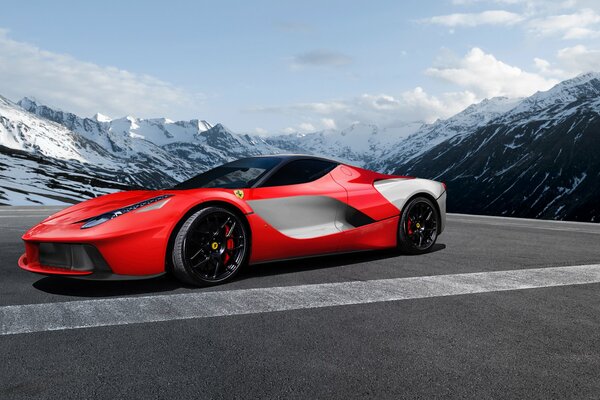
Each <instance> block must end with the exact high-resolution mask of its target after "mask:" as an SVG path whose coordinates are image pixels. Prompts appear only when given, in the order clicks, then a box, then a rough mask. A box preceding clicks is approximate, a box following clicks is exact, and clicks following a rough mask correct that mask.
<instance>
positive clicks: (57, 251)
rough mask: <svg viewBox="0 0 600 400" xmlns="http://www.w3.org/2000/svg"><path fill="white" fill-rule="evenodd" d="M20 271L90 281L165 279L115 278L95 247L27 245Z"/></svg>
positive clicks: (28, 243)
mask: <svg viewBox="0 0 600 400" xmlns="http://www.w3.org/2000/svg"><path fill="white" fill-rule="evenodd" d="M25 249H26V251H25V254H23V255H21V257H19V261H18V264H19V267H20V268H21V269H24V270H25V271H29V272H34V273H36V274H42V275H55V276H63V277H72V278H79V279H89V280H129V279H142V278H143V279H146V278H153V277H156V276H160V275H163V274H164V272H161V273H158V274H151V275H123V274H115V273H114V272H113V271H112V269H111V268H110V266H109V265H108V263H107V262H106V260H105V259H104V257H102V254H100V251H98V249H97V248H96V247H95V246H93V245H91V244H79V243H58V242H40V243H34V242H26V243H25Z"/></svg>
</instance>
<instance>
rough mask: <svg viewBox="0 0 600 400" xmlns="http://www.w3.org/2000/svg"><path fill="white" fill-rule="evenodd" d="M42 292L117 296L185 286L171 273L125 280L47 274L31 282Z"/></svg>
mask: <svg viewBox="0 0 600 400" xmlns="http://www.w3.org/2000/svg"><path fill="white" fill-rule="evenodd" d="M33 287H34V288H36V289H37V290H41V291H42V292H46V293H50V294H58V295H62V296H73V297H117V296H132V295H138V294H148V293H161V292H169V291H172V290H176V289H180V288H183V287H186V286H185V285H184V284H182V283H181V282H179V281H178V280H177V279H175V278H174V277H173V276H171V275H168V274H167V275H162V276H159V277H157V278H149V279H140V280H125V281H86V280H83V279H70V278H61V277H59V276H47V277H45V278H42V279H40V280H38V281H36V282H34V283H33Z"/></svg>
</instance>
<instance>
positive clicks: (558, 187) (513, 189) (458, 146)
mask: <svg viewBox="0 0 600 400" xmlns="http://www.w3.org/2000/svg"><path fill="white" fill-rule="evenodd" d="M582 77H586V76H585V75H584V76H581V77H578V78H574V79H573V80H571V81H565V82H563V83H561V84H559V85H557V87H555V88H553V89H551V90H550V91H548V92H545V93H538V94H536V95H533V96H532V97H530V98H528V99H526V100H524V101H523V102H522V103H521V104H520V105H518V106H517V107H516V108H515V109H513V110H511V111H509V112H508V113H506V114H504V115H502V116H500V117H499V118H496V119H495V120H493V121H490V123H489V124H488V125H486V126H485V127H482V128H480V129H478V130H477V131H475V132H474V133H472V134H471V135H469V136H468V137H464V138H463V137H454V138H451V139H449V140H447V141H445V142H443V143H441V144H439V145H437V146H435V147H434V148H432V149H430V150H429V151H427V152H425V153H424V154H422V155H420V156H418V157H416V158H414V159H412V160H409V161H408V162H405V163H403V164H399V165H398V166H397V168H396V169H395V172H396V173H402V174H409V175H415V176H420V177H427V178H432V179H436V180H441V181H444V182H446V183H447V185H448V192H449V197H448V210H449V211H451V212H460V213H474V214H489V215H504V216H515V217H529V218H545V219H567V220H576V221H596V222H598V221H600V79H599V78H598V76H596V75H593V74H592V75H591V76H587V78H588V79H581V78H582ZM561 85H562V86H561Z"/></svg>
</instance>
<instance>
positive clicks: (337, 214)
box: [248, 195, 375, 239]
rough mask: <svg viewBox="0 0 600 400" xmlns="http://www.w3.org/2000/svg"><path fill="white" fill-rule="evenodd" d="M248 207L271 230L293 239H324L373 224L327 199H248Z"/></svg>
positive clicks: (344, 205)
mask: <svg viewBox="0 0 600 400" xmlns="http://www.w3.org/2000/svg"><path fill="white" fill-rule="evenodd" d="M248 204H249V205H250V207H252V209H253V210H254V212H255V213H256V214H257V215H259V216H260V217H261V218H263V219H264V220H265V221H267V223H269V225H271V226H272V227H273V228H275V229H277V230H278V231H279V232H281V233H283V234H284V235H286V236H289V237H292V238H295V239H309V238H316V237H321V236H327V235H331V234H334V233H339V232H343V231H345V230H348V229H354V228H356V227H357V226H362V225H366V224H369V223H372V222H375V221H374V220H373V219H371V218H370V217H368V216H367V215H365V214H363V213H361V212H360V211H359V210H356V209H354V208H352V207H350V206H349V205H348V204H346V203H345V202H342V201H339V200H337V199H334V198H332V197H328V196H314V195H313V196H288V197H278V198H274V199H264V200H249V201H248Z"/></svg>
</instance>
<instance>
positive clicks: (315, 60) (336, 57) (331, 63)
mask: <svg viewBox="0 0 600 400" xmlns="http://www.w3.org/2000/svg"><path fill="white" fill-rule="evenodd" d="M351 63H352V57H350V56H349V55H346V54H343V53H339V52H336V51H331V50H311V51H308V52H306V53H302V54H298V55H297V56H295V57H293V58H292V67H296V68H298V67H307V66H309V67H343V66H345V65H348V64H351Z"/></svg>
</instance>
